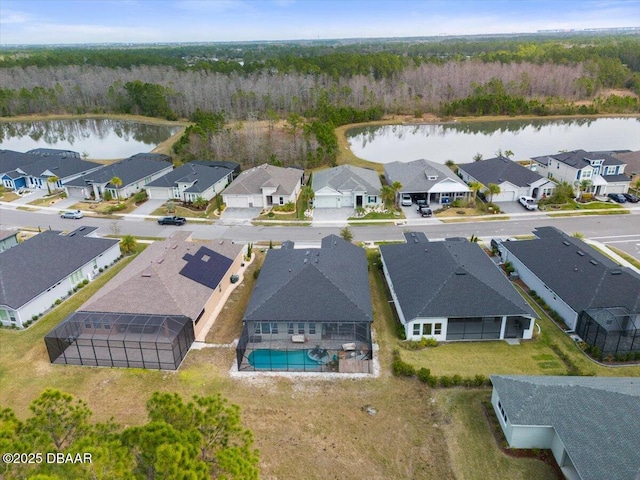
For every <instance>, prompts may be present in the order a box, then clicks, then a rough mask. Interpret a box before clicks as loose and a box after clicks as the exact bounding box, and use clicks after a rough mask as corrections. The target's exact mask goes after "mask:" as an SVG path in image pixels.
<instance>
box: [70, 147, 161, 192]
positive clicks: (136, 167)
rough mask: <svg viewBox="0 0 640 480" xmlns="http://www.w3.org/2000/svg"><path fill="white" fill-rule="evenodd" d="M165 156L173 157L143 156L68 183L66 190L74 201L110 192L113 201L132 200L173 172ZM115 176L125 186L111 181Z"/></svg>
mask: <svg viewBox="0 0 640 480" xmlns="http://www.w3.org/2000/svg"><path fill="white" fill-rule="evenodd" d="M164 157H166V158H169V159H170V158H171V157H168V156H166V155H162V156H159V157H156V156H153V154H140V155H134V156H133V157H129V158H125V159H124V160H119V161H117V162H115V163H111V164H109V165H105V166H103V167H102V168H100V169H98V170H95V171H93V172H91V173H89V174H87V175H82V176H81V177H78V178H75V179H74V180H72V181H70V182H68V183H66V184H65V186H64V187H65V191H66V193H67V196H68V197H71V198H86V199H88V198H95V199H100V198H104V193H105V192H106V191H108V192H109V194H110V195H111V197H112V198H121V199H124V198H129V197H130V196H131V195H134V194H135V193H137V192H139V191H141V190H144V188H145V187H146V186H147V185H148V184H149V183H151V182H153V181H154V180H156V179H157V178H160V177H162V176H163V175H166V174H167V173H170V172H171V171H172V170H173V165H172V164H171V163H169V162H167V161H164V160H163V158H164ZM114 177H118V178H119V179H120V180H121V181H122V185H120V186H117V185H113V184H112V183H111V180H112V179H113V178H114Z"/></svg>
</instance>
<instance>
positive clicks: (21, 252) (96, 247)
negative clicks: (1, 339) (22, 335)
mask: <svg viewBox="0 0 640 480" xmlns="http://www.w3.org/2000/svg"><path fill="white" fill-rule="evenodd" d="M77 232H78V231H77V230H76V234H75V235H73V236H69V235H61V232H56V231H50V230H49V231H45V232H43V233H40V234H38V235H36V236H35V237H32V238H30V239H29V240H25V241H24V242H22V243H20V244H19V245H16V246H15V247H13V248H10V249H9V250H6V251H4V252H2V253H0V304H2V305H8V306H10V307H11V308H14V309H17V308H20V307H22V306H23V305H24V304H26V303H27V302H29V301H31V300H32V299H33V298H35V297H36V296H38V295H40V294H41V293H42V292H44V291H46V290H47V289H48V288H49V287H51V286H53V285H55V284H56V283H58V282H59V281H61V280H63V279H65V278H66V277H68V276H69V275H71V274H72V273H73V272H75V271H76V270H78V269H79V268H80V267H82V266H83V265H86V264H87V263H89V262H90V261H91V260H93V259H94V258H96V257H97V256H98V255H100V254H101V253H104V252H106V251H107V250H108V249H109V248H111V247H112V246H113V245H117V244H118V243H119V240H115V239H110V238H95V237H86V236H82V235H78V234H77Z"/></svg>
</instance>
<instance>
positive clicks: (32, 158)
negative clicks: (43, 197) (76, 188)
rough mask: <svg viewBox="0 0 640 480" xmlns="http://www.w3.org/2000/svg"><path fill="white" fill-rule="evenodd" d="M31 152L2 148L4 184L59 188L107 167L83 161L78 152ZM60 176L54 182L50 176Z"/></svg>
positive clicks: (0, 165)
mask: <svg viewBox="0 0 640 480" xmlns="http://www.w3.org/2000/svg"><path fill="white" fill-rule="evenodd" d="M45 150H46V153H47V154H46V155H45V154H44V153H45V152H42V154H40V153H34V152H36V151H33V150H32V151H30V152H28V153H20V152H12V151H9V150H2V151H0V171H2V172H1V173H0V178H1V179H2V185H3V186H4V187H5V188H7V189H10V190H19V189H22V188H28V189H42V188H43V189H50V190H55V189H58V188H62V186H63V185H64V184H66V183H69V182H70V181H72V180H74V179H76V178H78V177H80V176H82V175H85V174H88V173H91V172H94V171H96V170H98V169H100V168H102V167H103V165H101V164H99V163H95V162H87V161H85V160H82V159H81V158H80V156H79V154H77V153H76V152H68V151H67V150H50V149H45ZM52 177H56V179H57V180H56V181H55V182H54V183H50V182H49V179H50V178H52Z"/></svg>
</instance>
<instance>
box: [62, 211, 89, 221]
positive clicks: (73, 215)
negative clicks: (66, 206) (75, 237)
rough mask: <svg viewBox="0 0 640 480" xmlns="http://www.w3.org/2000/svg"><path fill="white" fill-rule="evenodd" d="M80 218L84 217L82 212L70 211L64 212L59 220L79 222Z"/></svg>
mask: <svg viewBox="0 0 640 480" xmlns="http://www.w3.org/2000/svg"><path fill="white" fill-rule="evenodd" d="M82 217H84V215H83V214H82V212H81V211H80V210H73V211H70V212H64V213H63V214H62V215H60V218H72V219H74V220H79V219H80V218H82Z"/></svg>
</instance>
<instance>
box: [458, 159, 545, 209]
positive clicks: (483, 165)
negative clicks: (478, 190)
mask: <svg viewBox="0 0 640 480" xmlns="http://www.w3.org/2000/svg"><path fill="white" fill-rule="evenodd" d="M458 175H460V177H461V178H462V179H463V180H464V181H465V182H467V184H468V183H470V182H478V183H480V184H481V185H483V186H484V187H485V189H486V188H487V187H488V186H489V184H491V183H493V184H495V185H498V186H499V187H500V193H497V194H495V195H493V201H494V202H498V203H499V202H517V201H518V198H519V197H520V196H527V197H532V198H535V199H537V200H538V199H541V198H544V197H547V196H550V195H551V194H553V191H554V190H555V186H556V184H555V183H554V182H552V181H551V180H549V179H548V178H545V177H543V176H541V175H539V174H538V173H536V172H534V171H533V170H530V169H529V168H526V167H524V166H522V165H520V164H519V163H518V162H514V161H513V160H510V159H509V158H507V157H495V158H489V159H487V160H481V161H479V162H474V163H465V164H462V165H458Z"/></svg>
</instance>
